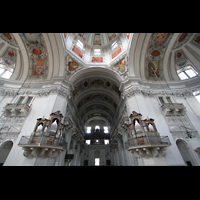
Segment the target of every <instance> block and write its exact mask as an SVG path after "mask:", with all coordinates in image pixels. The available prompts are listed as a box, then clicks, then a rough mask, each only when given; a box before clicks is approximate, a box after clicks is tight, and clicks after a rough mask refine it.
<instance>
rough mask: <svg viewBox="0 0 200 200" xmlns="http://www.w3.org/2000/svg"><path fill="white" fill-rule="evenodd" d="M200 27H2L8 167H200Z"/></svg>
mask: <svg viewBox="0 0 200 200" xmlns="http://www.w3.org/2000/svg"><path fill="white" fill-rule="evenodd" d="M199 73H200V33H0V111H1V115H0V165H1V166H199V165H200V131H199V130H200V78H199Z"/></svg>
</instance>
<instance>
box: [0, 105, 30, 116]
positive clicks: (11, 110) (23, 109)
mask: <svg viewBox="0 0 200 200" xmlns="http://www.w3.org/2000/svg"><path fill="white" fill-rule="evenodd" d="M29 111H30V105H28V104H25V103H20V104H18V103H7V104H6V106H5V107H4V108H3V115H4V116H5V117H17V116H18V117H26V116H27V115H28V113H29Z"/></svg>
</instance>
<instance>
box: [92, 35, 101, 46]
mask: <svg viewBox="0 0 200 200" xmlns="http://www.w3.org/2000/svg"><path fill="white" fill-rule="evenodd" d="M93 44H94V45H101V34H100V33H99V34H98V33H96V34H95V35H94V43H93Z"/></svg>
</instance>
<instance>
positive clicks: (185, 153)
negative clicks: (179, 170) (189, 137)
mask: <svg viewBox="0 0 200 200" xmlns="http://www.w3.org/2000/svg"><path fill="white" fill-rule="evenodd" d="M176 145H177V147H178V149H179V151H180V153H181V156H182V158H183V160H184V162H185V164H186V165H188V166H195V165H197V162H196V160H195V158H194V155H193V154H192V150H191V148H190V147H189V145H188V144H187V142H186V141H184V140H182V139H177V140H176Z"/></svg>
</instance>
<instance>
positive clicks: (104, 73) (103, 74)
mask: <svg viewBox="0 0 200 200" xmlns="http://www.w3.org/2000/svg"><path fill="white" fill-rule="evenodd" d="M93 77H98V78H107V79H110V80H112V81H113V82H115V83H117V84H119V83H120V82H121V81H122V78H121V76H119V75H118V73H117V72H115V71H112V70H111V69H109V68H105V67H103V66H98V67H97V66H93V67H91V68H84V69H81V70H79V71H78V72H77V73H75V74H74V75H73V76H71V77H70V79H69V81H71V82H72V83H73V84H74V85H75V84H76V83H78V82H79V81H82V80H84V79H86V78H93Z"/></svg>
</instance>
